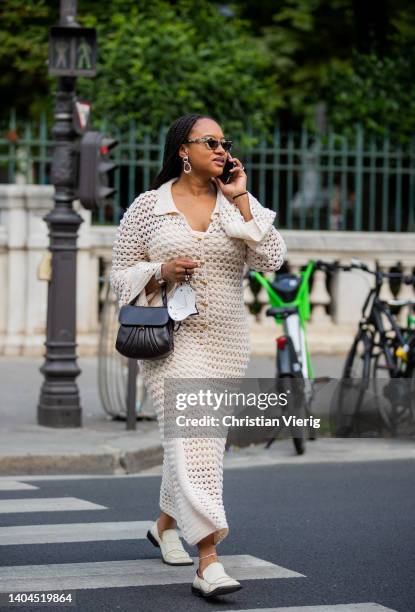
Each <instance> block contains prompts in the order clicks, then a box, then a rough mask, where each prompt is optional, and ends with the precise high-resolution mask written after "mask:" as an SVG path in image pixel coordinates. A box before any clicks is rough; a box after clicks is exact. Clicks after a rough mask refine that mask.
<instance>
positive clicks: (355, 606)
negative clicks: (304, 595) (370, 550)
mask: <svg viewBox="0 0 415 612" xmlns="http://www.w3.org/2000/svg"><path fill="white" fill-rule="evenodd" d="M223 612H398V611H397V610H393V609H392V608H385V607H384V606H381V605H380V604H377V603H374V602H371V601H367V602H366V601H365V602H363V603H350V604H334V605H331V606H294V607H288V608H250V609H249V610H246V609H245V610H223Z"/></svg>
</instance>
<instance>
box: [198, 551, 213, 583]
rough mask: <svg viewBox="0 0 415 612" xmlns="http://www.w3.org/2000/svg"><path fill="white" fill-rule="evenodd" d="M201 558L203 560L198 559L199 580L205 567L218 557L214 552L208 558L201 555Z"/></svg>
mask: <svg viewBox="0 0 415 612" xmlns="http://www.w3.org/2000/svg"><path fill="white" fill-rule="evenodd" d="M201 557H205V558H204V559H201V558H200V557H199V567H198V574H199V577H200V578H202V573H203V571H204V570H205V569H206V568H207V566H208V565H210V564H211V563H214V562H215V561H217V560H218V555H217V553H216V552H214V553H211V554H209V556H208V557H206V556H205V555H201Z"/></svg>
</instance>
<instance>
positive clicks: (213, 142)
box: [185, 136, 233, 151]
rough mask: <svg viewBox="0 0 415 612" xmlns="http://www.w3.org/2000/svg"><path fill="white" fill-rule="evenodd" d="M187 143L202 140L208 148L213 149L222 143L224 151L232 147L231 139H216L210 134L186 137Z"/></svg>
mask: <svg viewBox="0 0 415 612" xmlns="http://www.w3.org/2000/svg"><path fill="white" fill-rule="evenodd" d="M185 142H186V143H187V142H188V143H191V142H203V143H204V144H205V145H206V146H207V148H208V149H210V150H212V151H214V150H215V149H217V148H218V146H219V145H222V147H223V148H224V150H225V151H230V150H231V148H232V144H233V143H232V140H225V139H223V140H217V138H212V136H202V137H201V138H188V139H187V140H185Z"/></svg>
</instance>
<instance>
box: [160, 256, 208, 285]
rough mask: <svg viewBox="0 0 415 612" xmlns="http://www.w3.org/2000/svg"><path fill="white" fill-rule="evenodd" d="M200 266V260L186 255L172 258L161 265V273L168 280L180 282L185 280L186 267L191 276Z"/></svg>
mask: <svg viewBox="0 0 415 612" xmlns="http://www.w3.org/2000/svg"><path fill="white" fill-rule="evenodd" d="M199 266H200V264H199V262H197V261H194V260H193V259H187V258H186V257H180V258H179V259H176V258H173V257H172V258H171V259H168V260H167V261H165V262H164V263H163V264H162V265H161V275H162V277H163V278H164V279H165V280H166V281H171V282H173V283H180V282H182V281H184V280H185V276H186V269H187V274H188V275H189V277H190V278H191V277H192V276H193V274H194V269H195V268H198V267H199Z"/></svg>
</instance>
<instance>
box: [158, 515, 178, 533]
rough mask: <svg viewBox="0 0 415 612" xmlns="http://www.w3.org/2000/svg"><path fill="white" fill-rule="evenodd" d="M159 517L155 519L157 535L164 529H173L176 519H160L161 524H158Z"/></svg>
mask: <svg viewBox="0 0 415 612" xmlns="http://www.w3.org/2000/svg"><path fill="white" fill-rule="evenodd" d="M160 520H161V519H160V517H159V518H158V519H157V522H156V524H157V531H158V532H159V535H160V536H161V534H162V533H163V531H165V530H166V529H175V528H176V521H175V519H173V518H172V519H171V520H166V519H162V520H161V525H160Z"/></svg>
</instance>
